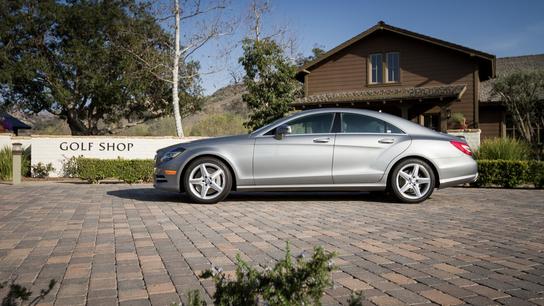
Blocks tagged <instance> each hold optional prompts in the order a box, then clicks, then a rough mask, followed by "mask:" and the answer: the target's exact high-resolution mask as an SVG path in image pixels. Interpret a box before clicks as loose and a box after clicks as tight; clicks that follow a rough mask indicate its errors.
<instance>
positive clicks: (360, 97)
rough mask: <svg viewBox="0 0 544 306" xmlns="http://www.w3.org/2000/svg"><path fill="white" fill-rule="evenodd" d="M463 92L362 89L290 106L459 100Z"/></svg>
mask: <svg viewBox="0 0 544 306" xmlns="http://www.w3.org/2000/svg"><path fill="white" fill-rule="evenodd" d="M465 90H466V85H465V84H452V85H441V86H426V87H380V88H370V89H363V90H358V91H339V92H328V93H322V94H318V95H312V96H308V97H304V98H301V99H298V100H297V101H295V102H294V103H293V104H292V105H293V106H305V105H315V104H321V103H351V102H372V101H385V100H415V99H432V98H457V99H459V98H460V97H461V96H462V95H463V93H464V92H465Z"/></svg>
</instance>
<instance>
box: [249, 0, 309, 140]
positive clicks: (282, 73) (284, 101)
mask: <svg viewBox="0 0 544 306" xmlns="http://www.w3.org/2000/svg"><path fill="white" fill-rule="evenodd" d="M269 10H270V6H269V4H268V2H258V1H256V0H255V1H253V2H252V3H251V5H250V15H249V21H250V23H251V25H250V29H251V35H248V37H246V38H245V39H244V40H243V41H242V49H243V55H242V57H240V59H239V62H240V64H242V67H243V68H244V71H245V76H244V78H243V80H244V85H245V87H246V89H247V93H245V94H243V95H242V100H243V101H244V102H245V103H246V104H247V105H248V108H249V110H250V111H251V114H250V116H249V120H248V121H247V122H245V123H244V126H245V127H247V128H249V129H251V130H254V129H256V128H258V127H260V126H262V125H265V124H267V123H270V122H272V121H274V120H276V119H278V118H281V117H283V116H284V115H285V113H287V112H289V111H290V110H291V109H292V108H291V106H290V104H291V103H292V102H293V101H294V99H295V95H296V93H297V91H298V90H299V88H300V86H299V84H298V82H297V81H296V79H295V74H296V65H294V64H293V63H292V62H291V60H290V59H289V58H288V57H287V56H286V55H285V52H284V48H283V47H282V45H280V44H279V43H278V42H277V41H276V40H274V38H275V37H277V36H281V35H283V34H284V33H285V32H286V30H285V29H280V30H278V31H275V32H273V33H271V34H269V35H264V36H263V31H262V30H263V28H262V18H263V15H264V14H265V13H267V12H269ZM291 42H292V41H291Z"/></svg>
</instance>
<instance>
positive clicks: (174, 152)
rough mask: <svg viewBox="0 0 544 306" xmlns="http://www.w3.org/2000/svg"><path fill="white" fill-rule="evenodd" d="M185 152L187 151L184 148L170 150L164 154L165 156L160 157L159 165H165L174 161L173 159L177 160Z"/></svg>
mask: <svg viewBox="0 0 544 306" xmlns="http://www.w3.org/2000/svg"><path fill="white" fill-rule="evenodd" d="M183 151H185V149H184V148H175V149H173V150H170V151H168V152H166V153H164V155H163V156H161V157H160V159H159V163H164V162H167V161H169V160H172V159H174V158H176V157H177V156H178V155H180V154H181V153H183Z"/></svg>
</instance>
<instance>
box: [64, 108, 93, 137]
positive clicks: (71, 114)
mask: <svg viewBox="0 0 544 306" xmlns="http://www.w3.org/2000/svg"><path fill="white" fill-rule="evenodd" d="M66 123H68V127H69V128H70V133H71V134H72V135H74V136H75V135H77V136H81V135H89V134H90V133H89V129H88V128H87V127H86V126H85V124H84V123H83V121H81V120H80V119H79V118H78V116H77V113H76V112H75V111H67V112H66Z"/></svg>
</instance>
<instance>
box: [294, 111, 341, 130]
mask: <svg viewBox="0 0 544 306" xmlns="http://www.w3.org/2000/svg"><path fill="white" fill-rule="evenodd" d="M333 117H334V113H326V114H316V115H310V116H305V117H302V118H297V119H294V120H292V121H290V122H288V123H287V124H288V125H289V126H291V134H295V135H296V134H316V133H330V131H331V125H332V118H333Z"/></svg>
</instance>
